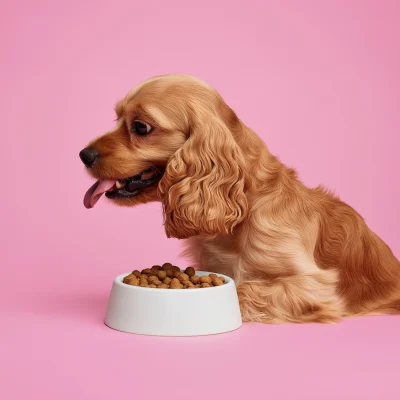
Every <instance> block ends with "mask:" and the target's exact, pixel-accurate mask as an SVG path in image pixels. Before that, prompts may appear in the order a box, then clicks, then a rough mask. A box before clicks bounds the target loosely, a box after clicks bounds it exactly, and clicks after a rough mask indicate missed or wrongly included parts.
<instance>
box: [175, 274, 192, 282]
mask: <svg viewBox="0 0 400 400" xmlns="http://www.w3.org/2000/svg"><path fill="white" fill-rule="evenodd" d="M177 278H178V279H179V281H180V282H181V283H183V282H186V281H188V280H189V275H187V274H185V273H184V272H181V273H180V274H179V275H178V276H177Z"/></svg>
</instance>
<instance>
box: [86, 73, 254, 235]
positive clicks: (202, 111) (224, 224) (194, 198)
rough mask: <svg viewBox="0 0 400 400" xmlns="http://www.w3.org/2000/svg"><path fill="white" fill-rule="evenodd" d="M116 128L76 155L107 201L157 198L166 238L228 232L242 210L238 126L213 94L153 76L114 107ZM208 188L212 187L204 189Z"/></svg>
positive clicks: (175, 78)
mask: <svg viewBox="0 0 400 400" xmlns="http://www.w3.org/2000/svg"><path fill="white" fill-rule="evenodd" d="M116 114H117V125H116V127H115V129H114V130H112V131H110V132H108V133H106V134H105V135H103V136H101V137H99V138H97V139H95V140H94V141H92V142H91V143H90V144H89V145H88V146H87V147H86V148H85V149H83V150H82V151H81V152H80V157H81V160H82V161H83V163H84V164H85V165H86V167H87V169H88V171H89V173H90V174H91V175H92V176H93V177H94V178H96V179H97V182H96V183H95V184H94V185H93V186H92V187H91V188H90V189H89V190H88V192H87V193H86V195H85V199H84V204H85V206H86V207H87V208H92V207H93V206H94V205H95V203H96V202H97V201H98V199H99V198H100V197H101V196H102V194H105V196H106V197H107V198H109V199H111V200H112V201H114V202H115V203H117V204H119V205H126V206H131V205H136V204H139V203H146V202H149V201H156V200H161V201H162V202H163V205H164V212H165V225H166V231H167V234H168V236H174V237H179V238H183V237H189V236H193V235H197V234H201V233H208V234H216V233H227V232H229V231H230V230H231V229H232V228H233V226H235V225H236V224H237V223H238V222H239V221H240V220H241V218H242V216H243V214H244V212H245V209H246V204H247V203H246V200H245V197H244V194H243V187H244V160H243V155H242V154H241V151H240V149H239V147H238V146H237V144H236V142H235V140H234V138H233V136H232V133H231V131H230V129H229V127H232V126H234V125H237V124H239V123H240V122H239V120H238V119H237V117H236V115H235V114H234V113H233V111H232V110H230V109H229V107H228V106H227V105H226V104H225V103H224V102H223V101H222V99H221V97H220V96H219V95H218V93H217V92H216V91H215V90H214V89H212V88H211V87H210V86H208V85H206V84H205V83H203V82H201V81H199V80H197V79H195V78H193V77H189V76H185V75H166V76H161V77H156V78H152V79H150V80H148V81H146V82H144V83H143V84H141V85H139V86H138V87H136V88H134V89H132V90H131V91H130V92H129V93H128V94H127V96H126V97H125V99H124V100H122V101H120V102H119V103H118V104H117V106H116ZM210 185H212V186H210Z"/></svg>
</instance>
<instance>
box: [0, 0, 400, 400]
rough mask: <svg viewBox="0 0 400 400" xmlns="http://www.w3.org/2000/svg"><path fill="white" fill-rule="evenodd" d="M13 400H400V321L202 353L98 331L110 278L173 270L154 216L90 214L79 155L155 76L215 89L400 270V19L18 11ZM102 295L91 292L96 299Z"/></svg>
mask: <svg viewBox="0 0 400 400" xmlns="http://www.w3.org/2000/svg"><path fill="white" fill-rule="evenodd" d="M1 8H2V9H1V12H0V15H1V21H0V30H1V35H0V41H1V74H0V87H1V99H0V101H1V107H0V113H1V122H2V138H3V139H2V145H1V146H0V152H1V156H0V163H1V169H2V171H3V174H2V178H1V179H2V182H1V187H2V196H1V200H0V201H1V214H2V216H1V221H2V224H1V225H2V229H1V235H2V238H1V247H2V251H1V253H2V257H1V279H0V288H1V290H0V300H1V301H0V313H1V319H0V324H1V330H0V339H1V341H0V347H1V349H0V354H1V362H0V369H1V370H2V371H0V377H1V378H0V381H1V383H0V397H1V398H3V399H25V398H31V399H39V398H40V399H60V400H63V399H72V398H77V399H91V398H93V399H117V398H127V397H128V396H129V397H130V396H136V397H135V398H161V396H162V397H164V398H174V399H180V398H187V397H191V398H193V399H203V398H204V396H209V397H210V398H217V397H218V396H224V397H220V398H229V397H233V396H237V397H238V398H239V397H245V398H280V399H286V398H288V399H321V398H324V399H336V398H339V397H341V398H349V399H361V398H363V399H377V398H379V399H395V398H397V399H398V398H399V397H400V389H399V384H398V378H399V365H400V343H399V337H400V318H398V317H376V318H360V319H351V320H346V321H344V322H343V323H341V324H338V325H333V326H320V325H302V326H295V325H285V326H265V325H255V324H246V325H245V326H243V327H242V328H241V329H240V330H238V331H236V332H234V333H231V334H227V335H220V336H210V337H203V338H186V339H182V338H151V337H138V336H134V335H128V334H123V333H118V332H116V331H112V330H110V329H108V328H106V327H105V326H104V325H103V316H104V311H105V307H106V302H107V297H108V294H109V290H110V287H111V283H112V280H113V279H114V277H115V276H116V275H118V274H120V273H122V272H125V271H128V270H132V269H134V268H144V267H147V266H149V265H151V264H153V263H160V262H163V261H167V260H168V261H171V262H174V263H179V264H180V265H181V266H184V265H185V264H184V261H183V260H181V259H180V258H179V251H180V243H179V242H178V241H174V240H167V239H166V238H165V236H164V232H163V229H162V227H161V223H162V216H161V208H160V206H159V205H158V204H153V205H147V206H142V207H139V208H136V209H119V208H116V207H112V206H110V205H109V204H107V202H105V201H100V202H99V204H98V205H97V206H96V208H95V209H93V210H90V211H88V210H86V209H84V207H83V205H82V198H83V195H84V192H85V191H86V189H87V188H88V187H89V185H90V184H91V181H90V180H89V178H88V177H87V175H86V174H85V172H84V168H83V166H82V165H81V162H80V160H79V158H78V152H79V150H80V149H81V148H82V147H83V146H84V145H85V144H86V143H87V142H88V141H89V140H90V139H92V138H93V137H94V136H96V135H99V134H101V133H103V132H105V131H106V130H107V129H109V128H110V127H112V126H113V122H112V121H113V118H114V114H113V105H114V103H115V102H116V101H117V100H118V99H119V98H121V97H122V96H124V95H125V93H126V92H127V91H128V90H129V89H130V87H131V86H134V85H136V84H138V83H140V82H141V81H142V80H144V79H145V78H148V77H150V76H152V75H155V74H162V73H171V72H172V73H175V72H184V73H190V74H193V75H196V76H198V77H199V78H202V79H204V80H206V81H207V82H209V83H210V84H212V85H214V86H215V87H216V88H217V89H218V90H219V91H220V92H221V94H222V95H223V96H224V98H225V99H226V101H227V102H228V103H229V104H230V105H231V106H232V107H233V108H234V109H235V110H236V111H237V113H238V115H239V116H240V117H241V118H242V119H243V120H244V121H245V122H246V123H247V124H248V125H249V126H251V127H252V128H253V129H254V130H255V131H256V132H258V133H259V134H260V135H261V136H262V137H263V139H264V140H265V141H266V143H267V144H268V145H269V147H270V149H271V151H272V152H274V153H275V154H278V155H279V156H280V157H281V159H282V160H283V161H284V162H285V163H287V164H288V165H290V166H295V167H296V168H297V169H298V171H299V174H300V177H301V178H302V179H303V180H304V181H305V182H306V183H307V184H309V185H310V186H314V185H317V184H319V183H323V184H325V185H327V186H329V187H330V188H333V189H334V190H335V191H336V192H337V193H338V194H339V195H340V196H341V197H342V199H344V200H345V201H347V202H348V203H350V204H351V205H352V206H353V207H355V208H356V209H357V210H358V211H359V212H360V213H361V214H362V215H363V216H364V217H365V218H366V220H367V222H368V223H369V225H370V226H371V227H372V228H373V229H374V230H375V231H376V232H377V233H378V234H379V235H381V236H382V237H383V238H384V239H385V240H386V241H387V243H388V244H389V245H390V246H391V247H392V249H393V251H394V253H395V254H396V255H397V256H399V255H400V240H399V236H400V224H399V222H400V207H399V204H400V189H399V180H398V173H399V145H400V139H399V137H400V133H399V132H400V117H399V104H400V80H399V71H400V57H399V49H400V39H399V37H400V25H399V23H398V20H399V14H400V3H399V2H398V1H396V0H393V1H390V0H386V1H378V0H376V1H363V0H360V1H345V0H342V1H340V0H339V1H332V2H328V1H300V0H299V1H265V0H264V1H262V0H260V1H249V0H247V1H242V2H240V1H235V0H232V1H217V0H212V1H208V0H202V1H201V2H200V1H199V2H194V1H188V0H186V1H179V0H173V1H161V0H160V1H149V0H146V1H135V0H130V1H120V0H119V1H113V2H106V1H99V0H97V1H92V2H81V1H50V0H48V1H45V0H36V1H10V0H8V1H5V2H2V6H1ZM89 280H91V282H90V283H89Z"/></svg>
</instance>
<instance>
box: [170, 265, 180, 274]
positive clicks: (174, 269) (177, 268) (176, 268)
mask: <svg viewBox="0 0 400 400" xmlns="http://www.w3.org/2000/svg"><path fill="white" fill-rule="evenodd" d="M171 268H172V272H181V269H180V268H179V267H177V266H176V265H173V266H172V267H171Z"/></svg>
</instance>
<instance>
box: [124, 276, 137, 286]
mask: <svg viewBox="0 0 400 400" xmlns="http://www.w3.org/2000/svg"><path fill="white" fill-rule="evenodd" d="M124 283H126V284H127V285H132V286H139V279H138V278H136V276H135V275H128V276H126V277H125V278H124Z"/></svg>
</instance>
